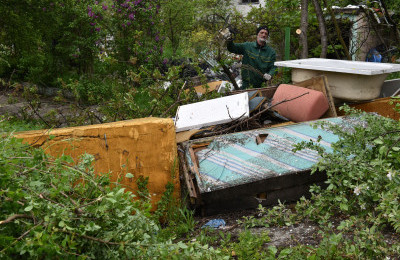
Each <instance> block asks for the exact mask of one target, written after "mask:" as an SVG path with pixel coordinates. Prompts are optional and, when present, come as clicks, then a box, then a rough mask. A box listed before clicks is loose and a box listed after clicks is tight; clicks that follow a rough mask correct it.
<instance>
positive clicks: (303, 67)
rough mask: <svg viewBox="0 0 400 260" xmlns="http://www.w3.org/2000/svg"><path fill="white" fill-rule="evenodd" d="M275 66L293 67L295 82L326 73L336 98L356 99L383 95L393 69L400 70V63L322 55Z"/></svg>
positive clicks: (360, 99) (367, 98)
mask: <svg viewBox="0 0 400 260" xmlns="http://www.w3.org/2000/svg"><path fill="white" fill-rule="evenodd" d="M275 66H278V67H288V68H292V81H293V83H295V84H296V83H298V82H301V81H304V80H307V79H310V78H312V77H314V76H317V75H325V76H326V77H327V79H328V82H329V87H330V90H331V92H332V96H333V97H334V98H337V99H341V100H352V101H364V100H371V99H375V98H377V97H379V95H380V93H381V89H382V84H383V82H384V80H385V79H386V77H387V76H388V75H389V73H392V72H397V71H400V64H394V63H375V62H361V61H348V60H331V59H322V58H310V59H299V60H289V61H278V62H275Z"/></svg>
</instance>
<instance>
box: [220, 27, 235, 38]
mask: <svg viewBox="0 0 400 260" xmlns="http://www.w3.org/2000/svg"><path fill="white" fill-rule="evenodd" d="M219 34H220V36H221V38H222V39H224V40H225V41H232V33H231V31H230V30H229V29H228V28H225V29H223V30H220V31H219Z"/></svg>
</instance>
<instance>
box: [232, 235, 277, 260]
mask: <svg viewBox="0 0 400 260" xmlns="http://www.w3.org/2000/svg"><path fill="white" fill-rule="evenodd" d="M269 241H270V238H269V236H268V233H261V234H253V233H251V232H250V231H249V230H245V231H243V232H242V233H240V234H239V238H238V242H235V243H232V244H231V248H232V250H233V252H234V255H236V256H237V258H238V259H265V258H266V257H267V256H268V255H269V252H268V251H266V250H265V248H264V244H265V243H267V242H269Z"/></svg>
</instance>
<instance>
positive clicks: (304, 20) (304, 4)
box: [300, 0, 308, 59]
mask: <svg viewBox="0 0 400 260" xmlns="http://www.w3.org/2000/svg"><path fill="white" fill-rule="evenodd" d="M307 29H308V0H301V22H300V30H301V33H300V43H301V46H302V50H301V58H302V59H306V58H308V43H307Z"/></svg>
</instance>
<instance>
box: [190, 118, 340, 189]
mask: <svg viewBox="0 0 400 260" xmlns="http://www.w3.org/2000/svg"><path fill="white" fill-rule="evenodd" d="M321 120H325V121H329V122H331V123H334V124H338V123H341V122H342V120H343V119H342V118H340V117H336V118H328V119H321ZM314 122H316V121H314ZM319 137H321V141H320V144H321V145H322V146H323V147H325V148H326V149H327V150H328V151H329V150H331V148H330V146H331V144H332V143H334V142H336V141H337V140H338V137H337V136H336V135H334V134H333V133H331V132H329V131H327V130H323V129H321V128H316V129H314V128H313V127H312V126H311V123H310V122H303V123H298V124H292V125H286V126H281V127H273V128H266V129H257V130H252V131H247V132H240V133H233V134H228V135H224V136H219V137H215V138H213V139H210V138H204V139H198V140H195V141H189V142H188V144H187V145H186V151H185V155H186V160H187V165H188V169H191V172H192V173H193V174H194V176H195V178H196V182H197V186H198V190H199V192H200V193H208V192H212V191H216V190H221V189H226V188H229V187H233V186H238V185H243V184H246V183H252V182H255V181H258V180H262V179H268V178H273V177H276V176H282V175H286V174H292V173H296V172H301V171H304V170H309V169H310V168H311V167H312V165H314V164H315V163H316V162H317V161H318V159H319V156H318V154H317V153H316V152H315V151H312V150H302V151H298V152H296V153H294V152H292V149H293V148H294V145H296V144H298V143H300V142H301V141H309V140H317V139H318V138H319Z"/></svg>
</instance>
